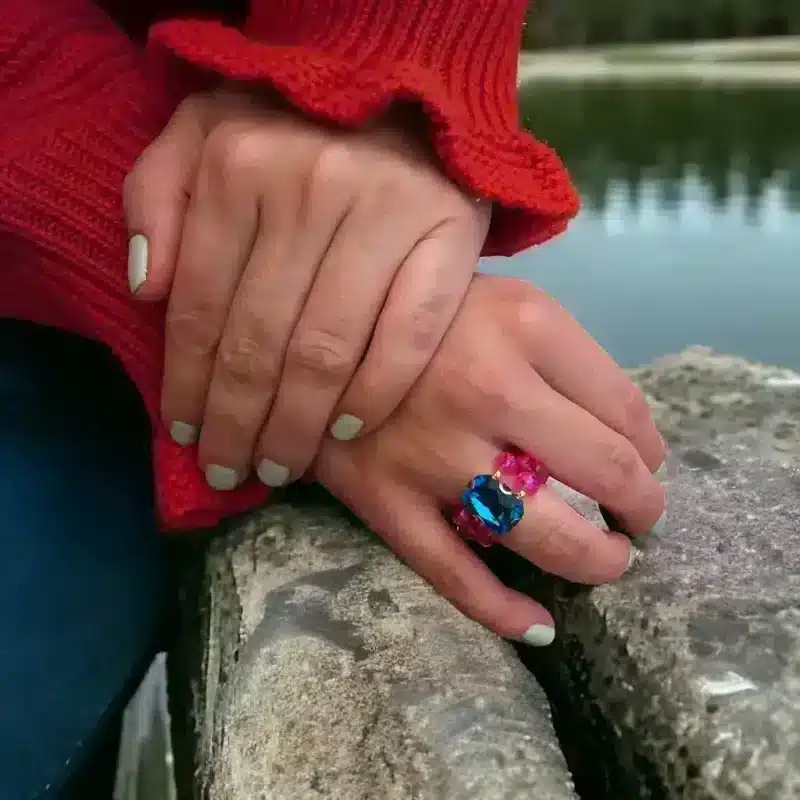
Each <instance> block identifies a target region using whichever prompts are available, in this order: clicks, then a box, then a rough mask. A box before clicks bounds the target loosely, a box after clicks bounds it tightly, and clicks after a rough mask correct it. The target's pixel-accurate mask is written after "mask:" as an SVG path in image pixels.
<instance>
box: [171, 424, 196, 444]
mask: <svg viewBox="0 0 800 800" xmlns="http://www.w3.org/2000/svg"><path fill="white" fill-rule="evenodd" d="M197 433H198V430H197V428H196V427H195V426H194V425H190V424H189V423H188V422H181V421H180V420H175V422H173V423H172V424H171V425H170V426H169V435H170V436H171V437H172V440H173V441H174V442H177V443H178V444H179V445H181V447H188V446H189V445H190V444H194V443H195V442H196V441H197Z"/></svg>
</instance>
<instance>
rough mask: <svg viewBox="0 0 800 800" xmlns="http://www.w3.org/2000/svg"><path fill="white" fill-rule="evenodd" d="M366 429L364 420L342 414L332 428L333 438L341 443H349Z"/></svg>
mask: <svg viewBox="0 0 800 800" xmlns="http://www.w3.org/2000/svg"><path fill="white" fill-rule="evenodd" d="M363 427H364V420H363V419H359V418H358V417H354V416H353V415H352V414H342V415H341V416H340V417H339V419H337V420H336V422H334V423H333V425H332V426H331V436H333V438H334V439H338V440H339V441H340V442H349V441H350V440H351V439H355V438H356V436H358V434H359V431H360V430H361V429H362V428H363Z"/></svg>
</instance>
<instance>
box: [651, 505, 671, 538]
mask: <svg viewBox="0 0 800 800" xmlns="http://www.w3.org/2000/svg"><path fill="white" fill-rule="evenodd" d="M666 527H667V511H666V509H665V510H664V512H663V513H662V514H661V516H660V517H659V518H658V520H657V522H656V524H655V525H653V527H652V528H650V533H651V534H652V535H654V536H663V534H664V531H665V530H666Z"/></svg>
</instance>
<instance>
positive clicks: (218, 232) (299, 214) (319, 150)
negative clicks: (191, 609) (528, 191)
mask: <svg viewBox="0 0 800 800" xmlns="http://www.w3.org/2000/svg"><path fill="white" fill-rule="evenodd" d="M125 205H126V213H127V218H128V225H129V229H130V232H131V235H132V238H131V255H130V263H129V277H130V282H131V289H132V290H133V291H135V292H136V293H137V295H138V296H140V297H141V298H142V299H144V300H158V299H162V298H164V297H165V296H167V295H169V308H168V313H167V322H166V353H165V370H164V385H163V396H162V412H163V418H164V420H165V422H166V424H167V425H168V426H169V427H170V429H171V431H172V434H173V438H175V439H176V440H177V441H178V442H179V443H181V444H189V443H193V442H194V441H195V440H197V439H198V437H199V460H200V464H201V466H202V467H203V468H204V469H205V471H206V476H207V479H208V481H209V483H210V484H211V485H212V486H214V487H215V488H218V489H232V488H233V487H234V486H236V485H237V484H238V483H239V482H240V481H241V480H243V479H244V478H245V477H246V476H247V475H248V474H249V473H250V471H251V469H252V466H253V465H255V466H256V467H257V471H258V475H259V476H260V478H261V480H262V481H264V483H266V484H268V485H271V486H278V485H282V484H285V483H287V482H288V481H290V480H292V479H294V478H297V477H299V476H300V475H301V474H302V473H303V472H304V471H305V470H306V469H307V468H308V466H309V465H310V464H311V462H312V460H313V458H314V456H315V455H316V453H317V451H318V448H319V446H320V443H321V440H322V439H323V437H324V436H325V434H326V431H328V430H329V429H330V432H331V433H332V435H333V436H334V437H335V438H337V439H343V440H347V439H353V438H355V437H356V436H358V435H360V434H364V433H366V432H368V431H370V430H373V429H374V428H375V427H377V426H378V425H380V423H381V422H382V421H383V420H384V419H385V418H386V417H387V416H388V415H389V414H390V413H391V412H392V411H393V410H394V409H395V408H396V406H397V405H398V404H399V403H400V402H401V400H402V399H403V397H404V396H405V394H406V393H407V392H408V390H409V388H410V387H411V385H412V384H413V383H414V381H415V380H416V379H417V378H418V376H419V375H420V373H421V372H422V371H423V369H424V368H425V367H426V366H427V364H428V362H429V360H430V359H431V357H432V356H433V353H434V352H435V350H436V348H437V347H438V345H439V343H440V341H441V339H442V337H443V336H444V333H445V331H446V330H447V328H448V327H449V325H450V323H451V322H452V320H453V318H454V317H455V315H456V313H457V311H458V308H459V306H460V304H461V302H462V299H463V296H464V294H465V292H466V290H467V287H468V285H469V281H470V279H471V277H472V273H473V270H474V268H475V264H476V263H477V259H478V256H479V254H480V251H481V248H482V246H483V241H484V239H485V237H486V234H487V231H488V226H489V218H490V204H488V203H479V202H478V201H476V200H475V199H474V198H471V197H469V196H467V195H465V194H464V193H463V192H461V191H460V190H459V189H458V188H457V187H456V186H455V185H454V184H453V183H451V182H450V181H449V180H447V178H445V177H444V176H443V175H442V174H441V173H440V171H439V169H438V167H437V165H436V163H435V162H434V160H433V158H432V157H431V155H430V154H429V153H427V152H426V150H425V148H424V146H423V144H422V143H421V139H420V137H416V136H414V135H413V134H412V133H403V132H402V131H401V129H400V128H399V127H398V126H397V125H396V124H394V123H393V124H392V125H389V124H388V123H387V124H386V125H376V126H374V127H373V128H371V129H369V130H365V131H361V132H355V133H351V132H346V131H341V130H332V129H326V128H324V127H323V126H322V125H320V124H317V123H313V122H309V121H307V120H305V119H303V118H301V117H299V116H297V115H296V114H294V113H290V112H284V111H278V110H274V111H270V110H266V103H264V102H261V101H257V100H256V99H254V98H253V97H252V96H248V95H245V94H237V93H234V92H230V91H222V92H214V93H206V94H199V95H195V96H194V97H193V98H191V99H190V100H189V101H187V102H186V103H185V104H184V105H183V106H182V107H181V108H180V109H179V110H178V111H177V112H176V114H175V116H174V117H173V119H172V121H171V122H170V124H169V126H168V127H167V128H166V130H165V131H164V132H163V134H162V135H161V136H160V137H159V138H158V139H157V140H156V141H155V142H154V143H153V144H152V145H151V146H150V147H149V148H148V149H147V151H146V152H145V153H144V154H143V155H142V157H141V159H140V161H139V162H138V164H137V165H136V167H135V169H134V170H133V172H132V173H131V174H130V176H129V178H128V180H127V182H126V186H125Z"/></svg>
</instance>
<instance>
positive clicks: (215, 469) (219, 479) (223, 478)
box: [206, 464, 239, 492]
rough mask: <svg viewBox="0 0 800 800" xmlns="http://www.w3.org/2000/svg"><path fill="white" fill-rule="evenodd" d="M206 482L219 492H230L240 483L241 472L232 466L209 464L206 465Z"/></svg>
mask: <svg viewBox="0 0 800 800" xmlns="http://www.w3.org/2000/svg"><path fill="white" fill-rule="evenodd" d="M206 483H208V485H209V486H210V487H211V488H212V489H216V490H217V491H218V492H229V491H231V489H235V488H236V487H237V486H238V485H239V473H238V472H237V471H236V470H235V469H231V468H230V467H221V466H220V465H219V464H209V465H208V466H207V467H206Z"/></svg>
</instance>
